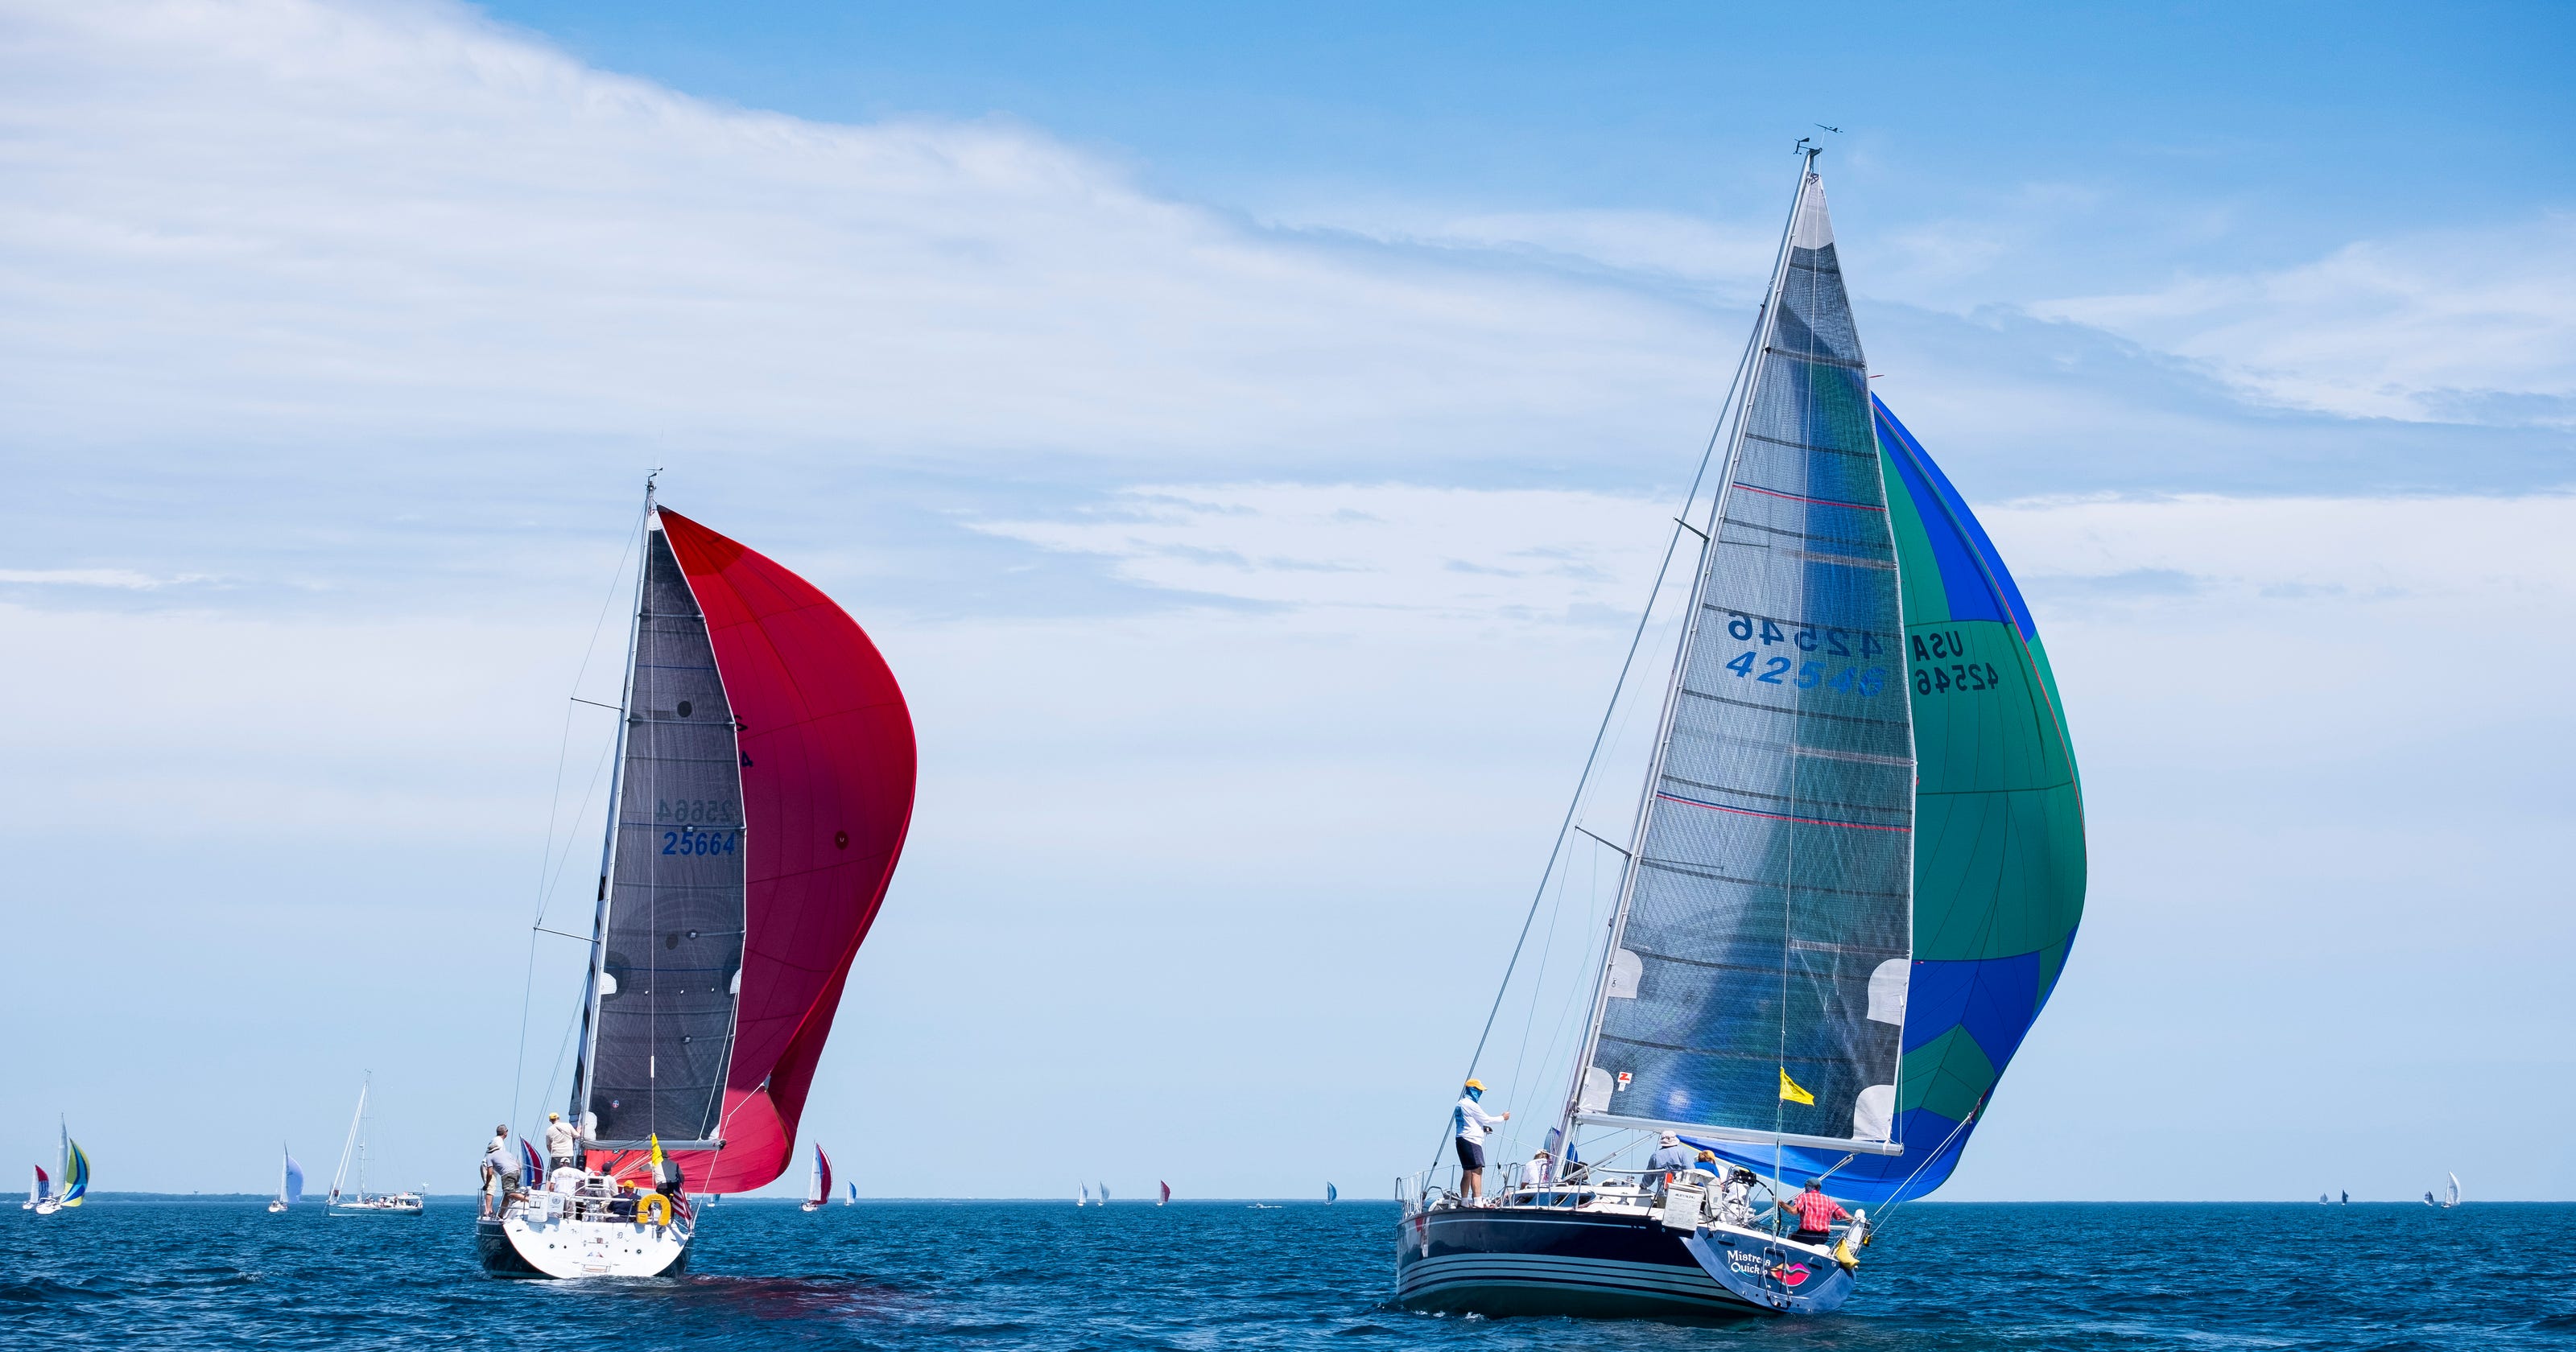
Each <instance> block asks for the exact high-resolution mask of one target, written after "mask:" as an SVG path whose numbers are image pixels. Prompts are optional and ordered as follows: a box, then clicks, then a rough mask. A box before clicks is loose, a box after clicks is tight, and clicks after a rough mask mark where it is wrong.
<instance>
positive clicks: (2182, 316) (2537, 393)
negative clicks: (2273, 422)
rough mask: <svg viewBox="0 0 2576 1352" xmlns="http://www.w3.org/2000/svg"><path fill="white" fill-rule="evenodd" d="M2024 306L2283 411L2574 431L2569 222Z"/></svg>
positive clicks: (2573, 247) (2575, 232) (2574, 311)
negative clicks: (2169, 359) (2174, 357)
mask: <svg viewBox="0 0 2576 1352" xmlns="http://www.w3.org/2000/svg"><path fill="white" fill-rule="evenodd" d="M2031 308H2032V310H2033V312H2034V313H2037V314H2040V315H2043V316H2048V317H2052V318H2063V319H2071V320H2075V321H2077V322H2080V323H2085V324H2093V325H2098V326H2100V327H2103V328H2106V329H2110V330H2113V331H2114V332H2117V333H2120V334H2123V335H2125V336H2127V337H2130V338H2132V339H2135V340H2137V341H2139V342H2142V343H2146V344H2148V345H2150V346H2153V347H2156V348H2160V349H2162V350H2165V351H2169V352H2173V353H2176V354H2179V355H2181V356H2184V357H2188V358H2191V359H2193V360H2195V361H2199V362H2202V363H2205V364H2207V365H2208V366H2209V367H2210V368H2211V369H2213V370H2214V371H2216V372H2218V373H2219V374H2220V375H2222V376H2224V377H2225V378H2226V379H2228V380H2229V381H2231V382H2232V383H2234V384H2235V385H2237V386H2238V387H2239V388H2241V389H2244V390H2246V391H2247V392H2249V393H2251V394H2253V395H2255V396H2257V397H2259V398H2261V399H2264V400H2267V401H2271V402H2275V403H2280V404H2286V405H2289V406H2291V407H2296V408H2306V409H2316V410H2320V411H2324V412H2329V413H2337V414H2342V415H2345V416H2349V417H2375V418H2400V419H2409V420H2435V419H2439V420H2454V421H2466V422H2507V423H2512V422H2529V423H2545V424H2554V425H2559V426H2576V214H2569V213H2564V212H2556V213H2551V214H2549V215H2545V216H2543V217H2541V218H2540V219H2539V220H2536V221H2530V222H2525V223H2521V224H2494V225H2487V226H2482V227H2479V228H2475V229H2463V230H2455V231H2446V232H2439V233H2427V234H2420V235H2411V236H2406V237H2402V238H2396V239H2389V240H2368V241H2362V242H2358V243H2354V244H2351V245H2348V246H2346V247H2344V248H2342V249H2340V250H2337V251H2336V252H2335V253H2334V254H2332V255H2330V256H2328V257H2326V258H2322V259H2319V260H2317V261H2315V262H2312V263H2306V264H2302V265H2299V266H2297V267H2291V268H2284V269H2280V270H2277V271H2270V272H2255V273H2245V274H2239V275H2234V276H2218V277H2197V278H2190V279H2186V280H2183V281H2181V282H2178V283H2176V284H2175V285H2173V286H2171V287H2168V288H2166V289H2164V290H2162V291H2155V292H2148V293H2143V294H2137V295H2123V296H2091V297H2074V298H2069V299H2064V300H2055V301H2048V302H2043V303H2040V304H2037V305H2034V306H2032V307H2031Z"/></svg>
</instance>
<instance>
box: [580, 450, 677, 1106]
mask: <svg viewBox="0 0 2576 1352" xmlns="http://www.w3.org/2000/svg"><path fill="white" fill-rule="evenodd" d="M661 474H662V471H660V470H658V469H657V470H655V471H653V472H652V473H651V474H647V475H645V476H644V516H643V524H642V525H641V526H640V527H639V529H640V530H641V531H642V534H643V538H642V540H641V541H640V542H639V545H638V548H637V549H636V553H635V603H634V604H633V605H631V606H629V607H627V612H628V620H627V625H626V676H625V679H624V680H623V681H622V682H620V683H619V686H618V695H617V745H616V746H615V747H614V748H613V749H612V750H611V752H610V756H611V759H613V760H614V761H615V764H614V765H613V766H612V767H611V768H610V770H609V773H608V820H607V822H606V823H605V824H604V825H603V826H602V828H601V831H600V842H599V889H598V896H597V897H596V898H595V899H594V900H593V904H592V909H591V918H590V973H589V975H588V976H587V977H586V978H585V979H584V980H583V982H582V993H581V1043H580V1046H581V1053H580V1057H581V1059H580V1061H579V1062H578V1063H577V1064H576V1065H575V1066H574V1067H573V1076H572V1104H571V1110H570V1111H569V1112H567V1113H565V1116H566V1117H567V1118H569V1119H570V1120H571V1122H572V1124H573V1129H574V1130H575V1131H577V1132H579V1133H580V1134H581V1139H582V1140H583V1141H588V1140H590V1139H591V1130H592V1127H593V1125H594V1124H593V1123H592V1121H591V1119H590V1115H589V1114H590V1080H591V1073H592V1070H593V1068H594V1067H596V1066H597V1065H598V1063H599V1057H598V1050H599V1047H598V1043H599V978H600V975H601V974H602V973H603V972H604V971H605V970H606V963H607V961H608V894H609V874H610V873H611V872H612V871H613V870H614V869H615V868H616V858H617V823H618V815H619V813H621V812H622V811H623V810H624V807H625V793H626V753H627V744H628V742H629V741H630V739H632V738H633V736H634V726H635V644H636V640H637V637H638V635H639V634H640V633H641V632H642V630H643V628H644V577H645V574H646V573H648V572H650V571H651V568H652V560H651V554H652V548H651V546H652V543H653V481H654V480H655V479H657V478H660V477H661Z"/></svg>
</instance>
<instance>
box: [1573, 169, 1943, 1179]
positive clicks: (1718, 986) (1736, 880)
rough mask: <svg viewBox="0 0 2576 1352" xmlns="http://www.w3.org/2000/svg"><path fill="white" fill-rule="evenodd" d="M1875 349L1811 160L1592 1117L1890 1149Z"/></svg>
mask: <svg viewBox="0 0 2576 1352" xmlns="http://www.w3.org/2000/svg"><path fill="white" fill-rule="evenodd" d="M1865 370H1866V360H1865V358H1864V357H1863V355H1862V353H1861V349H1860V344H1859V339H1858V336H1857V333H1856V332H1855V331H1854V329H1853V326H1852V323H1851V312H1850V306H1849V302H1848V300H1847V299H1846V297H1845V295H1844V293H1843V286H1842V280H1841V274H1840V270H1839V264H1838V263H1837V261H1836V256H1835V251H1834V244H1833V236H1832V226H1831V223H1830V221H1829V220H1828V219H1827V217H1826V214H1825V207H1824V198H1823V189H1822V184H1821V181H1820V180H1818V179H1817V178H1816V177H1815V176H1814V174H1813V173H1812V172H1810V173H1809V174H1808V175H1807V176H1806V177H1805V179H1804V180H1803V182H1802V184H1801V187H1800V197H1799V201H1798V203H1797V206H1796V207H1795V209H1794V210H1793V212H1792V216H1791V225H1790V229H1789V235H1788V239H1787V241H1786V244H1785V247H1784V249H1783V251H1782V258H1781V262H1780V265H1779V267H1778V269H1777V271H1776V273H1775V280H1774V282H1773V286H1772V290H1771V294H1770V298H1769V300H1768V302H1767V304H1766V306H1765V331H1764V332H1763V334H1762V335H1761V337H1760V339H1759V342H1758V351H1757V353H1756V358H1755V362H1754V366H1753V370H1752V372H1751V378H1750V380H1749V381H1748V383H1747V386H1746V391H1747V392H1746V397H1745V402H1744V404H1743V405H1742V407H1741V409H1740V410H1739V411H1738V412H1737V415H1736V417H1735V420H1734V429H1735V430H1734V434H1733V436H1732V438H1731V439H1730V442H1729V445H1728V452H1727V459H1726V464H1725V472H1724V475H1723V477H1722V479H1721V484H1722V487H1721V489H1720V491H1719V495H1718V500H1717V505H1716V507H1715V508H1714V510H1713V519H1712V521H1711V523H1710V524H1711V529H1710V531H1709V532H1708V533H1707V543H1706V544H1705V546H1704V549H1703V553H1702V557H1701V567H1700V574H1699V577H1698V579H1697V581H1696V584H1695V590H1694V595H1693V611H1692V614H1693V624H1692V625H1691V626H1690V627H1689V629H1688V631H1687V632H1686V633H1685V635H1684V637H1683V640H1682V646H1681V650H1680V652H1679V653H1678V655H1677V658H1676V664H1675V675H1674V684H1673V686H1672V689H1671V691H1670V694H1669V697H1668V700H1667V705H1666V712H1665V715H1664V725H1663V729H1662V733H1661V736H1660V738H1659V741H1658V745H1657V755H1656V763H1655V766H1654V769H1653V771H1652V772H1651V775H1650V783H1649V785H1648V792H1647V793H1646V794H1645V795H1644V802H1643V804H1642V806H1641V814H1640V824H1639V829H1638V832H1637V837H1636V848H1635V849H1634V851H1633V859H1634V864H1633V866H1632V867H1631V868H1630V869H1629V870H1628V872H1627V878H1626V882H1625V895H1624V898H1623V901H1622V904H1621V908H1620V911H1619V916H1618V920H1617V923H1616V926H1615V932H1614V937H1613V940H1612V943H1611V945H1610V951H1609V953H1608V954H1607V955H1606V960H1605V965H1604V972H1603V977H1602V981H1601V991H1600V997H1599V1001H1598V1012H1597V1013H1596V1015H1595V1017H1594V1022H1593V1026H1592V1029H1591V1030H1590V1033H1589V1036H1588V1038H1587V1046H1588V1047H1589V1049H1590V1050H1589V1056H1588V1059H1587V1062H1586V1063H1585V1065H1584V1067H1583V1072H1582V1075H1581V1077H1580V1080H1579V1083H1578V1085H1577V1088H1576V1092H1575V1095H1574V1098H1575V1103H1574V1105H1573V1115H1574V1117H1575V1118H1576V1119H1577V1120H1579V1121H1585V1122H1595V1123H1602V1124H1633V1123H1639V1122H1651V1123H1656V1124H1666V1123H1681V1124H1689V1125H1692V1126H1695V1127H1698V1128H1702V1129H1706V1130H1709V1131H1711V1132H1712V1133H1714V1134H1720V1135H1722V1136H1724V1137H1725V1138H1728V1139H1737V1140H1752V1139H1761V1140H1771V1141H1779V1142H1787V1141H1792V1140H1798V1141H1836V1142H1847V1143H1853V1145H1854V1147H1855V1148H1859V1147H1867V1148H1871V1149H1885V1148H1887V1143H1888V1142H1889V1140H1890V1136H1891V1133H1892V1130H1893V1126H1894V1111H1895V1106H1896V1095H1897V1088H1896V1084H1897V1078H1898V1072H1899V1066H1900V1054H1901V1045H1900V1031H1901V1020H1902V1013H1901V1011H1902V1009H1903V1005H1904V999H1905V989H1906V986H1907V983H1908V981H1909V978H1910V972H1909V965H1910V958H1911V955H1912V935H1911V909H1910V906H1909V904H1908V898H1909V897H1910V895H1911V892H1910V881H1909V877H1908V873H1909V861H1910V857H1911V849H1912V842H1911V836H1912V832H1913V827H1914V800H1913V760H1914V751H1913V745H1912V728H1911V717H1910V711H1909V710H1908V707H1907V704H1906V699H1905V695H1904V684H1903V680H1904V675H1903V671H1904V668H1903V663H1904V658H1903V652H1902V635H1903V629H1904V623H1903V616H1902V612H1901V609H1900V596H1899V592H1898V583H1897V577H1896V553H1895V545H1894V541H1893V539H1892V537H1891V535H1890V532H1889V527H1888V522H1887V498H1886V489H1885V486H1884V484H1883V483H1882V481H1881V477H1880V472H1879V467H1878V448H1877V444H1876V440H1875V435H1874V432H1873V429H1872V427H1871V422H1870V416H1869V394H1868V387H1867V381H1866V375H1865ZM1782 617H1794V619H1788V620H1784V619H1783V618H1782Z"/></svg>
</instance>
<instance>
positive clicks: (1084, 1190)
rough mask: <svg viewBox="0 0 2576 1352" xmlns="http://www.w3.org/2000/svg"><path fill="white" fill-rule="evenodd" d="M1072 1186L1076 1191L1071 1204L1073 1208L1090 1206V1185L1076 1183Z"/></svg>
mask: <svg viewBox="0 0 2576 1352" xmlns="http://www.w3.org/2000/svg"><path fill="white" fill-rule="evenodd" d="M1073 1186H1074V1187H1075V1188H1076V1189H1077V1190H1078V1191H1077V1192H1076V1193H1075V1195H1074V1199H1073V1204H1074V1205H1075V1206H1089V1205H1091V1185H1090V1184H1088V1183H1076V1184H1074V1185H1073Z"/></svg>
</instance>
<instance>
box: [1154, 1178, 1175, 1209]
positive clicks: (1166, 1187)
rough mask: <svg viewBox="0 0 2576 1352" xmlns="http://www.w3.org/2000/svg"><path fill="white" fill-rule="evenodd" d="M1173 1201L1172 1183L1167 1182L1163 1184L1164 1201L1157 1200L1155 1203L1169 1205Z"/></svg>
mask: <svg viewBox="0 0 2576 1352" xmlns="http://www.w3.org/2000/svg"><path fill="white" fill-rule="evenodd" d="M1158 1181H1159V1180H1158ZM1171 1202H1172V1185H1171V1184H1169V1183H1165V1184H1163V1200H1162V1201H1159V1202H1156V1203H1155V1204H1154V1205H1156V1206H1169V1205H1171Z"/></svg>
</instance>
